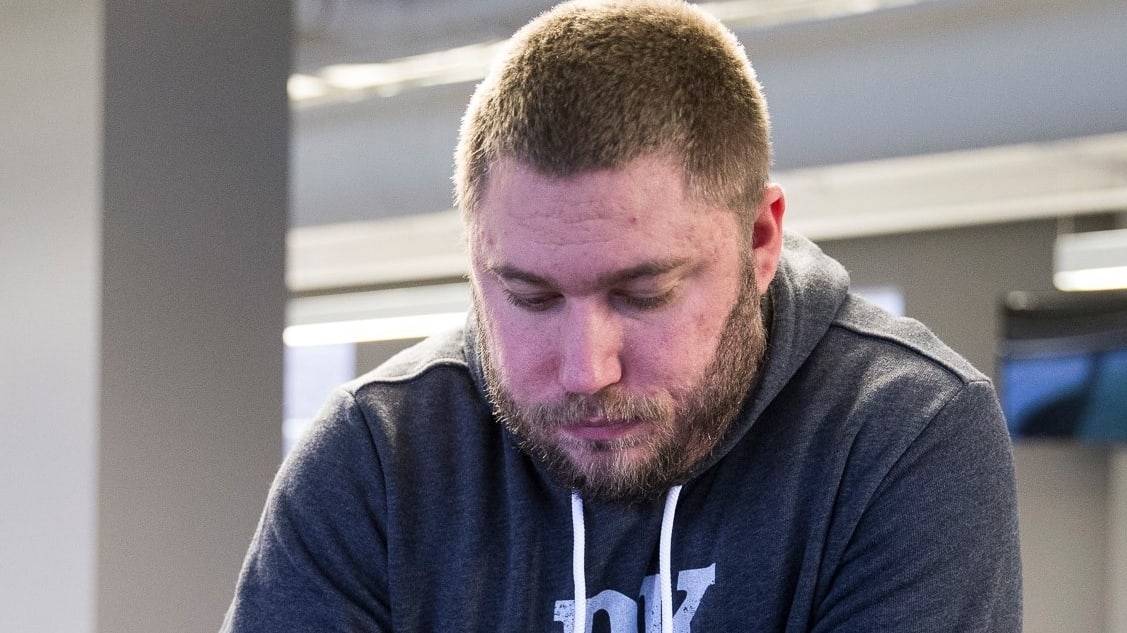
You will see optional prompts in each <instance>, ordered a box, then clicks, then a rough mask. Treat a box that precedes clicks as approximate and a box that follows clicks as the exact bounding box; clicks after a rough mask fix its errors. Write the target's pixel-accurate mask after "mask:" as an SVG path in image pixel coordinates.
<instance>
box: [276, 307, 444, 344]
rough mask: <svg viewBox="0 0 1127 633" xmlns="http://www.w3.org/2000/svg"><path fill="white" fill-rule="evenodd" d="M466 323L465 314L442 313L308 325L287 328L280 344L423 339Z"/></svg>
mask: <svg viewBox="0 0 1127 633" xmlns="http://www.w3.org/2000/svg"><path fill="white" fill-rule="evenodd" d="M465 321H466V313H465V312H445V313H440V314H419V315H412V316H400V317H383V318H378V319H361V320H358V321H334V322H329V323H307V324H305V325H291V326H289V327H287V328H286V329H285V331H284V332H283V333H282V341H283V342H284V343H285V344H286V345H289V346H290V347H303V346H309V345H337V344H340V343H364V342H371V341H398V340H403V339H413V338H426V337H428V336H430V335H432V334H437V333H439V332H442V331H444V330H449V329H453V328H456V327H458V326H460V325H462V324H463V323H465Z"/></svg>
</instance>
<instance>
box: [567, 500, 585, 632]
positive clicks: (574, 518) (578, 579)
mask: <svg viewBox="0 0 1127 633" xmlns="http://www.w3.org/2000/svg"><path fill="white" fill-rule="evenodd" d="M571 544H572V546H571V578H572V582H573V583H574V584H575V620H574V622H575V624H574V626H573V628H572V631H573V633H586V631H587V579H586V578H585V574H584V570H583V565H584V563H583V558H584V550H585V549H586V548H585V547H584V541H583V499H582V498H580V496H579V493H578V492H575V491H572V493H571Z"/></svg>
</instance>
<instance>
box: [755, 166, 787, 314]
mask: <svg viewBox="0 0 1127 633" xmlns="http://www.w3.org/2000/svg"><path fill="white" fill-rule="evenodd" d="M786 208H787V203H786V196H784V195H783V188H782V187H780V186H779V185H777V184H774V183H771V184H769V185H767V186H766V187H764V188H763V199H762V200H761V201H760V202H759V206H758V207H756V209H755V223H754V224H753V225H752V231H751V257H752V261H753V262H754V266H755V285H756V287H757V288H759V293H760V294H763V293H765V292H767V287H768V286H770V285H771V280H772V279H774V278H775V270H776V269H777V268H778V266H779V255H780V254H781V253H782V250H783V213H784V212H785V211H786Z"/></svg>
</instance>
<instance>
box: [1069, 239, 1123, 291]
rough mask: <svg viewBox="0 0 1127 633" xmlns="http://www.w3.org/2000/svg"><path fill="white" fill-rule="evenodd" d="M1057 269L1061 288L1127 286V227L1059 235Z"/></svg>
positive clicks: (1103, 288) (1096, 288) (1108, 288)
mask: <svg viewBox="0 0 1127 633" xmlns="http://www.w3.org/2000/svg"><path fill="white" fill-rule="evenodd" d="M1053 271H1054V272H1053V284H1054V285H1055V286H1056V287H1057V288H1058V289H1060V290H1077V291H1080V290H1112V289H1116V288H1127V229H1115V230H1111V231H1090V232H1086V233H1070V234H1064V235H1059V236H1057V241H1056V246H1055V249H1054V253H1053Z"/></svg>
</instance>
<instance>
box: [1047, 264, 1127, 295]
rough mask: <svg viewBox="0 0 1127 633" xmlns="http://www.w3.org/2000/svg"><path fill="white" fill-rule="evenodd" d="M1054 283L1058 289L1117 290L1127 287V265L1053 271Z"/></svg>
mask: <svg viewBox="0 0 1127 633" xmlns="http://www.w3.org/2000/svg"><path fill="white" fill-rule="evenodd" d="M1053 285H1054V286H1056V287H1057V289H1058V290H1070V291H1085V290H1116V289H1118V288H1127V266H1111V267H1108V268H1087V269H1084V270H1066V271H1063V272H1059V273H1053Z"/></svg>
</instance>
